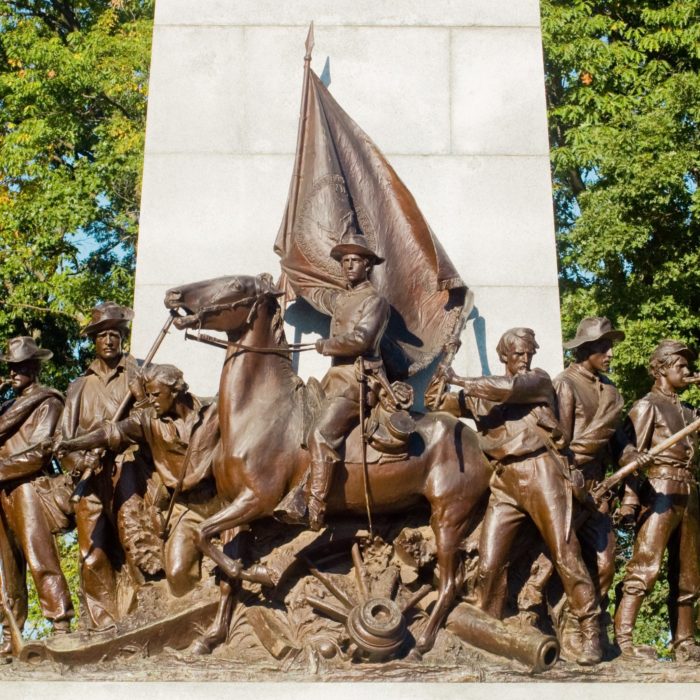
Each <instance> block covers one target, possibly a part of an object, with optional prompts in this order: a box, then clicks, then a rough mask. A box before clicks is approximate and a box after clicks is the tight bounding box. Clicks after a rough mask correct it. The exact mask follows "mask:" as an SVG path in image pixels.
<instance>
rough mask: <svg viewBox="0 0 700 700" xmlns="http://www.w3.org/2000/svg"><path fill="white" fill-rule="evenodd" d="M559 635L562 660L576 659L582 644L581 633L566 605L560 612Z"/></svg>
mask: <svg viewBox="0 0 700 700" xmlns="http://www.w3.org/2000/svg"><path fill="white" fill-rule="evenodd" d="M557 636H558V637H559V647H560V653H559V655H560V656H561V658H562V659H564V661H576V660H577V659H578V657H579V654H580V652H581V647H582V646H583V636H582V635H581V625H580V623H579V621H578V620H577V619H576V617H575V616H574V615H572V614H571V611H570V610H569V608H568V606H566V609H565V610H564V611H563V612H562V620H561V624H560V625H559V628H558V629H557Z"/></svg>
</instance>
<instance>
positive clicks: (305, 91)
mask: <svg viewBox="0 0 700 700" xmlns="http://www.w3.org/2000/svg"><path fill="white" fill-rule="evenodd" d="M313 48H314V23H313V22H311V24H310V25H309V33H308V34H307V35H306V54H305V55H304V81H303V84H302V88H301V108H300V110H299V131H298V133H297V152H296V158H295V159H294V177H293V178H292V188H291V191H290V193H289V210H288V211H287V225H286V227H285V228H286V231H285V233H287V234H290V233H291V232H292V228H293V227H294V219H295V218H296V213H297V200H298V198H299V183H300V182H301V166H302V160H303V155H302V154H303V150H304V137H305V136H306V119H307V115H306V111H307V109H308V105H309V84H310V82H311V52H312V51H313Z"/></svg>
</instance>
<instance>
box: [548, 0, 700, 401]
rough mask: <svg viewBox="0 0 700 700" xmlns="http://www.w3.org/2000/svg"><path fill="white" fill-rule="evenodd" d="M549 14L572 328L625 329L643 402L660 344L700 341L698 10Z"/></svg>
mask: <svg viewBox="0 0 700 700" xmlns="http://www.w3.org/2000/svg"><path fill="white" fill-rule="evenodd" d="M541 7H542V28H543V42H544V53H545V70H546V91H547V101H548V110H549V122H550V143H551V147H552V172H553V180H554V190H555V211H556V224H557V237H558V247H559V260H560V273H561V278H560V279H561V301H562V321H563V326H564V331H565V333H566V334H568V335H569V336H571V335H572V334H573V333H574V331H575V328H576V324H577V323H578V321H579V320H580V319H581V317H583V316H584V315H590V314H595V315H605V316H608V317H609V318H610V319H611V320H612V321H613V323H615V324H616V325H617V327H619V328H622V329H623V330H625V332H626V333H627V339H626V340H625V341H624V342H623V343H621V344H620V346H619V348H618V350H617V356H616V361H615V367H614V370H615V378H616V380H617V381H618V384H619V386H620V388H621V390H622V391H623V393H624V394H625V396H626V398H627V399H628V400H632V399H633V398H636V397H638V396H639V395H641V394H643V393H645V391H647V389H648V386H649V383H650V382H649V378H648V376H647V375H646V371H645V365H646V361H647V358H648V357H649V354H650V352H651V350H652V349H653V347H654V345H655V344H656V343H657V342H658V341H659V340H661V339H662V338H664V337H674V338H680V339H683V340H685V341H687V342H689V343H690V344H691V345H693V346H695V347H696V348H698V347H699V346H700V342H699V341H700V323H699V322H700V264H699V263H700V257H699V256H700V227H699V225H698V204H699V203H700V194H699V193H698V180H699V178H700V148H699V145H700V131H699V130H698V123H699V121H700V74H699V73H698V69H699V68H700V1H699V0H638V1H636V2H629V0H573V1H572V0H542V3H541Z"/></svg>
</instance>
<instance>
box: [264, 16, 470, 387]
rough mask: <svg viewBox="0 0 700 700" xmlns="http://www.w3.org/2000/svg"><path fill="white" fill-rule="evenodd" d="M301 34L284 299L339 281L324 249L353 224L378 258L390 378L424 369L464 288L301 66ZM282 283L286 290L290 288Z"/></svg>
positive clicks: (360, 138)
mask: <svg viewBox="0 0 700 700" xmlns="http://www.w3.org/2000/svg"><path fill="white" fill-rule="evenodd" d="M312 45H313V27H312V29H311V30H310V32H309V39H307V46H306V48H307V52H306V58H305V71H304V87H303V91H302V107H301V115H300V124H299V136H298V143H297V153H296V159H295V165H294V174H293V176H292V183H291V186H290V193H289V199H288V201H287V208H286V211H285V215H284V219H283V221H282V225H281V227H280V231H279V234H278V236H277V240H276V242H275V252H276V253H277V254H278V255H279V256H280V258H281V265H282V271H283V276H282V280H281V283H282V284H283V285H284V286H285V290H286V291H287V298H288V300H291V299H292V298H294V296H295V295H297V296H300V297H302V298H307V299H308V295H309V292H310V291H311V289H313V288H318V287H330V288H343V286H344V278H343V274H342V271H341V268H340V264H339V263H338V262H336V261H335V260H333V259H332V258H331V256H330V250H331V248H332V247H333V246H334V245H336V244H337V243H338V242H339V240H340V237H341V236H342V235H343V233H344V232H345V231H346V230H347V229H348V227H350V226H352V227H354V228H356V229H357V231H358V232H359V233H361V234H362V235H364V236H365V238H366V239H367V243H368V246H369V247H370V248H372V249H373V250H374V251H375V252H376V253H377V254H378V255H380V256H381V257H383V258H385V260H386V262H385V263H384V264H383V265H377V266H375V267H374V268H373V270H372V275H371V281H372V284H373V285H374V287H375V288H376V289H377V290H378V292H379V293H380V294H381V295H382V296H384V297H385V298H386V299H387V300H388V301H389V303H390V305H391V309H392V312H391V319H390V322H389V326H388V328H387V331H386V333H385V335H384V339H383V342H382V356H383V357H384V361H385V364H386V366H387V370H388V372H389V375H390V376H391V377H392V379H394V378H402V377H405V376H407V375H412V374H414V373H415V372H417V371H419V370H421V369H423V368H425V367H427V366H428V365H429V364H430V363H431V362H432V361H433V360H434V359H435V358H436V357H437V356H438V354H439V353H440V352H441V351H442V350H443V349H444V346H445V345H446V344H447V343H448V342H449V341H451V340H452V339H453V338H454V336H455V334H457V333H458V332H459V331H458V329H459V324H460V321H461V319H462V315H463V313H464V311H465V309H464V305H465V300H466V297H467V295H466V291H467V290H466V285H465V284H464V282H463V281H462V280H461V278H460V276H459V275H458V273H457V271H456V270H455V268H454V266H453V265H452V263H451V262H450V260H449V258H448V257H447V254H446V253H445V251H444V250H443V248H442V246H441V245H440V243H439V242H438V240H437V238H435V235H434V234H433V232H432V231H431V229H430V226H428V223H427V222H426V220H425V218H424V217H423V215H422V214H421V212H420V210H419V208H418V205H417V204H416V201H415V199H414V198H413V196H412V195H411V193H410V192H409V191H408V189H407V188H406V186H405V185H404V184H403V182H401V180H400V179H399V177H398V175H397V174H396V173H395V172H394V169H393V168H392V167H391V165H389V163H388V162H387V160H386V158H385V157H384V155H383V154H382V153H381V152H380V150H379V149H378V148H377V146H376V145H375V144H374V143H373V142H372V141H371V139H370V138H369V137H368V136H367V134H365V133H364V132H363V131H362V129H360V127H359V126H358V125H357V124H356V123H355V122H354V121H353V120H352V119H351V118H350V117H349V116H348V115H347V114H346V113H345V112H344V111H343V110H342V109H341V107H340V106H339V105H338V103H337V102H336V101H335V100H334V99H333V97H332V96H331V94H330V93H329V92H328V90H327V89H326V87H325V86H324V85H323V83H322V82H321V80H320V79H319V78H318V76H317V75H316V74H315V73H314V72H313V71H312V70H311V69H310V60H311V47H312ZM290 288H291V289H290Z"/></svg>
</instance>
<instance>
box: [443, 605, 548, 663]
mask: <svg viewBox="0 0 700 700" xmlns="http://www.w3.org/2000/svg"><path fill="white" fill-rule="evenodd" d="M447 629H448V630H450V632H452V633H454V634H456V635H457V636H458V637H459V638H460V639H463V640H464V641H465V642H467V643H468V644H471V645H472V646H475V647H477V648H478V649H483V650H484V651H489V652H491V653H492V654H497V655H498V656H504V657H505V658H507V659H513V660H515V661H519V662H520V663H521V664H523V665H524V666H527V667H528V669H529V670H530V671H532V672H534V673H541V672H542V671H546V670H548V669H550V668H552V666H554V664H555V663H556V662H557V659H558V658H559V642H557V639H556V637H553V636H549V635H545V634H542V633H541V632H538V631H537V630H535V629H532V630H523V629H522V628H519V627H510V626H508V625H505V624H503V622H501V620H497V619H496V618H495V617H491V615H489V614H488V613H485V612H484V611H483V610H480V609H479V608H476V607H474V606H473V605H470V604H469V603H460V604H459V605H458V606H457V607H456V608H455V609H454V610H453V611H452V613H451V614H450V616H449V617H448V618H447Z"/></svg>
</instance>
